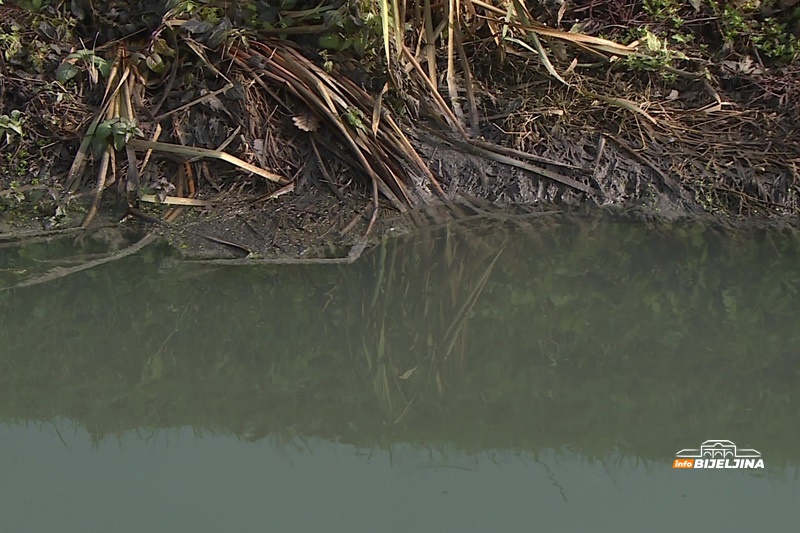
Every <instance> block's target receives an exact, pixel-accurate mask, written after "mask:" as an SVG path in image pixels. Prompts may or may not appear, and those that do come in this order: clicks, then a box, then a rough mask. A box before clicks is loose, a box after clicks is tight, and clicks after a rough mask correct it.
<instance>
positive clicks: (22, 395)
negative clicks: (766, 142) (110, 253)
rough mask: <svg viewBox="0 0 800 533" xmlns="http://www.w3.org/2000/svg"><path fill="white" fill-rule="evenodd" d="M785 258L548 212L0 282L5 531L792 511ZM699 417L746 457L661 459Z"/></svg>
mask: <svg viewBox="0 0 800 533" xmlns="http://www.w3.org/2000/svg"><path fill="white" fill-rule="evenodd" d="M0 252H3V253H5V254H6V255H3V254H0V260H5V259H4V257H7V256H8V251H7V249H3V250H0ZM799 252H800V241H798V239H797V238H796V237H793V236H792V235H789V234H784V233H781V232H768V231H765V230H753V231H746V232H745V231H742V232H737V233H729V234H726V233H721V232H719V231H718V230H715V229H712V228H707V227H703V226H699V225H697V226H695V225H682V226H676V227H649V228H647V227H644V226H643V225H641V224H634V223H629V222H624V221H616V222H612V221H602V220H566V219H558V218H548V219H545V218H542V219H541V220H537V221H535V222H532V223H530V224H528V225H526V226H523V227H519V226H514V227H511V226H508V225H502V224H488V223H483V224H482V225H480V226H472V227H449V228H443V229H441V230H435V231H433V230H432V231H430V232H426V233H425V234H422V235H418V236H415V237H413V238H409V239H404V240H396V241H387V242H385V243H384V245H382V246H379V247H377V248H375V249H373V250H371V251H368V252H365V254H364V256H363V257H362V258H361V259H360V260H359V261H358V262H356V263H355V264H353V265H347V266H342V265H325V266H303V267H258V268H248V269H243V268H224V267H211V266H209V265H198V264H187V263H172V262H164V261H163V255H162V254H163V251H162V250H160V249H158V248H157V247H153V248H149V249H145V250H144V251H143V252H142V253H141V254H139V255H137V256H134V257H131V258H128V259H125V260H121V261H118V262H115V263H110V264H108V265H104V266H102V267H98V268H96V269H93V270H89V271H86V272H82V273H78V274H75V275H73V276H70V277H67V278H64V279H62V280H59V281H54V282H51V283H49V284H43V285H39V286H35V287H30V288H27V289H19V290H14V291H11V292H6V293H0V342H1V343H2V344H0V346H2V348H1V349H0V350H1V351H0V471H2V472H3V475H2V481H0V530H3V531H6V530H9V531H23V530H31V531H38V530H44V529H45V528H47V529H53V528H55V527H58V528H59V530H62V531H64V530H66V531H73V530H74V531H78V530H80V531H85V530H86V529H85V528H84V529H81V528H80V527H79V526H80V525H85V524H87V523H91V524H96V528H94V529H96V530H104V531H110V530H113V531H142V530H144V529H149V530H155V531H162V530H163V531H179V530H187V529H190V528H191V529H192V530H195V531H220V530H223V529H226V530H227V529H237V530H243V531H249V530H255V529H256V527H258V528H259V530H263V529H272V530H276V531H309V530H320V529H323V528H325V529H333V530H336V531H338V530H341V531H408V530H452V531H492V530H495V531H519V530H522V529H530V528H531V527H536V526H539V527H540V528H541V529H543V530H551V531H585V530H587V529H588V528H590V527H591V528H592V529H594V530H601V531H602V530H615V531H623V530H630V531H643V530H649V531H655V530H659V528H661V529H660V530H664V531H674V530H676V529H687V527H688V528H689V529H692V530H694V529H699V528H700V527H702V525H707V526H709V527H710V526H711V525H715V526H717V527H714V528H713V529H714V530H725V531H734V530H754V529H755V526H757V525H759V524H762V523H763V522H762V520H763V517H764V516H770V517H771V518H770V520H771V522H770V523H777V522H779V521H780V520H783V521H784V524H785V525H787V526H788V525H789V523H788V522H787V521H788V520H790V519H791V518H793V517H791V516H789V514H787V513H789V511H788V509H790V508H791V506H790V505H788V503H789V502H790V500H794V499H795V496H796V495H795V486H796V468H797V465H798V459H800V451H799V450H800V448H798V447H797V445H796V443H797V442H799V441H800V440H798V437H800V427H799V426H798V424H797V423H796V422H797V420H798V419H800V412H799V411H800V409H798V408H799V407H800V402H798V390H800V389H798V387H797V384H798V372H799V371H800V370H799V369H800V365H799V364H798V363H800V330H799V329H798V328H797V309H798V305H797V303H798V302H797V300H798V291H800V261H798V259H799V257H798V256H800V253H799ZM8 257H10V256H8ZM20 257H25V253H18V254H15V255H14V256H13V260H11V259H8V260H7V264H12V263H13V265H14V268H15V269H19V268H20V264H21V263H20V261H21V260H20ZM0 267H2V265H0ZM4 279H5V278H4ZM708 439H729V440H731V441H734V442H735V443H736V444H738V445H739V446H740V447H741V448H755V449H757V450H758V451H759V452H761V453H762V455H763V457H764V461H765V465H766V469H765V470H764V471H747V472H744V471H682V470H673V469H672V468H671V467H672V461H673V459H674V458H675V454H676V453H677V452H678V451H679V450H682V449H685V448H697V447H699V446H700V444H701V443H702V442H704V441H706V440H708ZM300 502H305V504H306V505H307V506H309V507H313V509H314V510H315V512H314V513H310V512H308V511H307V510H306V511H303V510H302V509H300V508H298V507H297V506H298V505H300ZM747 502H757V506H758V509H759V512H758V513H756V512H754V511H753V509H752V508H750V507H748V506H747V505H746V503H747ZM43 507H45V508H47V509H48V511H47V512H36V511H35V509H41V508H43ZM142 509H144V510H142ZM676 509H677V510H679V511H680V512H675V510H676ZM317 510H318V512H317ZM723 515H724V516H723ZM723 519H724V520H723ZM712 520H713V521H712ZM720 520H723V522H720ZM4 521H5V524H8V525H12V526H14V528H12V529H8V528H6V527H3V526H4ZM20 524H22V526H20ZM726 524H727V525H726Z"/></svg>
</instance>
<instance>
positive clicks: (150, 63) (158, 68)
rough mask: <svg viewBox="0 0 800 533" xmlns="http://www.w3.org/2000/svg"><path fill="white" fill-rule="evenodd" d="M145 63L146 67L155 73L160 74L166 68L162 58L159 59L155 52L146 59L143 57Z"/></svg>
mask: <svg viewBox="0 0 800 533" xmlns="http://www.w3.org/2000/svg"><path fill="white" fill-rule="evenodd" d="M145 63H146V64H147V68H149V69H150V70H152V71H153V72H155V73H156V74H161V73H162V72H164V70H165V69H166V65H164V60H163V59H161V56H160V55H158V54H157V53H155V52H153V53H152V54H150V55H149V56H147V59H145Z"/></svg>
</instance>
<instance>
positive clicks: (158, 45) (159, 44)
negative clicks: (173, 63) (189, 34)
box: [153, 37, 175, 57]
mask: <svg viewBox="0 0 800 533" xmlns="http://www.w3.org/2000/svg"><path fill="white" fill-rule="evenodd" d="M153 52H155V53H156V54H160V55H162V56H166V57H174V56H175V50H173V49H172V48H170V46H169V45H168V44H167V41H165V40H164V39H163V38H161V37H159V38H158V39H156V40H155V42H154V43H153Z"/></svg>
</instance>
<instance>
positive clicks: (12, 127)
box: [0, 109, 25, 144]
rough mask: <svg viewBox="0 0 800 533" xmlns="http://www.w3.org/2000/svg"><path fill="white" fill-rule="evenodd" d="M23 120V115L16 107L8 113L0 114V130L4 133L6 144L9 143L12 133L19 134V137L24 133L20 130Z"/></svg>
mask: <svg viewBox="0 0 800 533" xmlns="http://www.w3.org/2000/svg"><path fill="white" fill-rule="evenodd" d="M24 122H25V117H24V116H22V113H21V112H20V111H19V110H17V109H15V110H13V111H11V114H10V115H0V132H2V133H3V134H4V137H5V140H6V144H11V138H12V137H13V136H14V135H19V136H20V137H22V136H23V135H24V132H23V130H22V124H23V123H24Z"/></svg>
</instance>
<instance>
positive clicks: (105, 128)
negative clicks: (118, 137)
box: [94, 120, 116, 141]
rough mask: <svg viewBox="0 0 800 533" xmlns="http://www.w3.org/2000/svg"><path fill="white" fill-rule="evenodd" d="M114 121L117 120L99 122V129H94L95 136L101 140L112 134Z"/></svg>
mask: <svg viewBox="0 0 800 533" xmlns="http://www.w3.org/2000/svg"><path fill="white" fill-rule="evenodd" d="M114 122H116V121H114V120H106V121H103V122H101V123H100V124H98V125H97V129H95V130H94V138H95V139H97V140H100V141H103V140H105V139H108V136H109V135H111V128H112V125H113V124H114Z"/></svg>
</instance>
